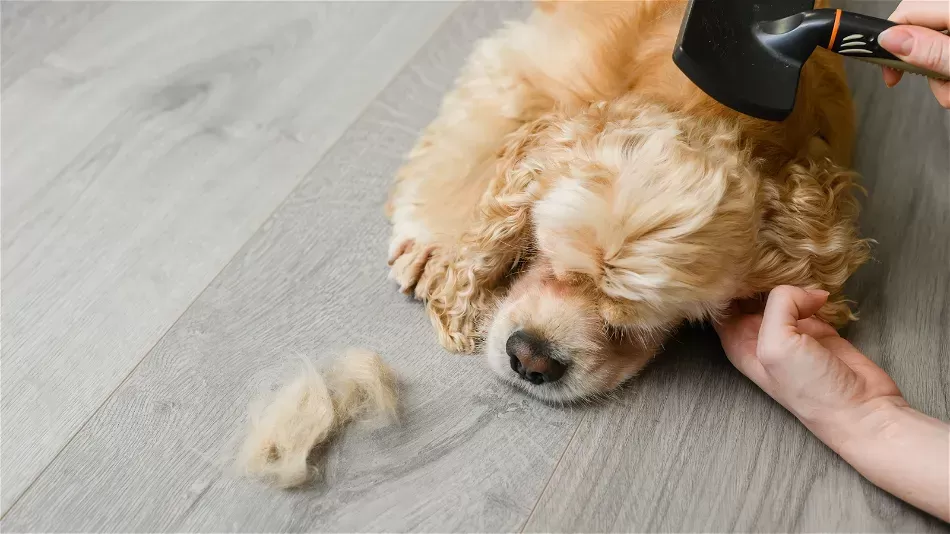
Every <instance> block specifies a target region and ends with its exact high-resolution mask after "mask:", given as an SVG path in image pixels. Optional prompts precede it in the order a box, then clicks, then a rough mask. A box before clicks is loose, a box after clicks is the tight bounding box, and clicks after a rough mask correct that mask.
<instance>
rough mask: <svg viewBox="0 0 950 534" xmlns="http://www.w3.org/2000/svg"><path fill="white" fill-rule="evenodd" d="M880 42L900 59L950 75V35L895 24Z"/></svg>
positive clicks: (883, 33)
mask: <svg viewBox="0 0 950 534" xmlns="http://www.w3.org/2000/svg"><path fill="white" fill-rule="evenodd" d="M878 43H879V44H880V45H881V47H883V48H884V49H885V50H887V51H888V52H890V53H892V54H894V55H895V56H897V57H899V58H900V59H902V60H904V61H906V62H907V63H910V64H911V65H916V66H918V67H923V68H925V69H928V70H932V71H934V72H936V73H939V74H942V75H944V76H948V77H950V36H948V35H945V34H943V33H940V32H938V31H935V30H931V29H929V28H922V27H920V26H911V25H900V26H893V27H891V28H888V29H887V30H884V31H883V32H881V35H880V36H879V37H878Z"/></svg>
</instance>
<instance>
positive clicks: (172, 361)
mask: <svg viewBox="0 0 950 534" xmlns="http://www.w3.org/2000/svg"><path fill="white" fill-rule="evenodd" d="M523 9H524V6H519V5H513V4H501V3H488V4H470V5H467V6H465V7H464V8H462V9H461V11H460V12H459V13H458V14H457V15H456V16H454V17H453V18H452V19H451V21H450V23H448V24H447V25H446V26H445V27H444V28H443V29H442V30H441V31H440V32H439V34H438V35H437V37H436V38H435V40H434V41H433V42H432V43H430V44H429V45H428V46H427V47H426V48H425V51H424V53H423V54H421V55H419V56H417V57H416V58H415V60H414V61H413V62H412V63H411V64H410V65H409V67H408V68H407V69H406V70H405V71H404V72H403V73H402V74H401V75H400V76H399V78H398V79H397V80H396V81H395V82H394V84H393V85H392V86H390V87H389V88H388V89H387V90H386V92H385V93H384V94H383V95H382V96H381V98H380V100H379V101H378V102H376V103H375V104H374V105H373V106H372V107H371V108H370V109H369V110H368V111H367V113H366V114H365V115H364V116H363V117H362V118H361V119H360V120H359V121H358V122H357V124H356V125H355V126H354V127H353V128H352V129H351V130H350V131H349V132H348V133H347V134H346V135H345V136H344V137H343V139H341V141H340V142H339V143H338V144H337V146H336V148H335V149H334V150H332V151H331V152H329V153H328V154H327V156H326V157H325V158H324V160H323V161H322V162H321V163H320V164H319V165H318V166H317V167H316V168H315V169H314V170H313V171H312V172H311V173H310V174H309V175H308V177H307V178H306V180H305V182H304V183H303V184H302V185H301V186H300V187H299V188H298V189H297V190H296V191H295V192H294V193H293V195H292V196H291V197H290V198H289V199H288V201H287V202H286V203H285V204H284V205H283V206H282V207H281V209H280V210H279V211H278V212H276V213H275V215H274V217H272V218H271V219H270V220H269V221H268V222H267V223H266V224H265V227H264V228H263V229H262V230H261V232H260V233H259V234H258V235H256V236H255V237H254V238H253V239H252V240H251V241H250V242H249V243H248V244H247V246H245V247H244V248H243V250H242V251H241V253H240V254H239V255H238V256H237V257H235V259H234V260H233V261H232V262H231V263H230V265H229V266H228V267H227V268H226V269H225V270H224V271H223V272H222V273H221V275H220V276H218V277H217V278H216V279H215V281H214V282H213V283H212V284H211V286H210V287H209V288H208V289H207V290H206V291H205V292H204V293H203V294H202V296H201V297H200V298H199V299H198V300H197V301H196V302H195V303H194V305H192V306H191V307H190V308H189V310H188V312H187V313H186V314H185V315H184V316H183V317H182V318H181V320H179V321H178V323H177V324H176V325H175V327H174V328H172V329H171V330H170V331H169V333H168V334H167V335H165V336H164V337H163V338H162V340H161V341H160V342H159V344H158V345H157V346H156V347H155V349H154V350H153V351H152V352H151V353H150V354H149V355H148V357H147V358H146V360H145V361H144V362H143V363H142V364H141V365H140V366H139V367H138V368H137V369H136V371H135V372H134V373H133V375H132V376H131V377H130V378H129V379H128V380H127V381H126V382H125V383H124V384H123V385H122V387H120V388H119V390H118V391H117V392H116V394H115V395H114V396H113V397H112V398H111V399H110V400H109V402H108V403H107V404H106V405H105V406H104V407H103V409H102V410H101V411H100V412H99V413H97V414H96V416H95V417H94V418H93V419H92V420H91V421H90V422H89V423H88V424H87V425H86V426H85V428H83V430H82V431H81V432H80V434H79V435H78V436H77V437H76V438H75V439H74V440H73V441H72V442H71V443H70V444H69V446H67V447H66V449H65V450H64V451H63V453H62V454H61V455H60V456H59V457H58V458H57V459H56V461H55V462H54V463H53V464H52V465H51V466H50V467H49V468H48V469H47V470H46V471H45V472H44V474H43V475H42V476H41V477H40V479H39V480H38V481H37V483H36V484H34V485H33V487H32V488H31V489H30V490H29V491H28V492H27V494H26V495H25V496H24V498H23V499H22V500H21V501H20V502H19V503H18V504H17V506H15V507H14V508H13V509H12V510H11V511H10V512H9V513H8V514H7V516H6V518H5V519H4V520H3V524H2V527H3V529H4V530H5V531H16V530H26V529H32V530H42V531H48V530H56V531H58V530H83V531H90V530H94V531H101V530H123V531H125V530H131V531H139V530H147V531H153V530H161V531H204V532H207V531H222V530H245V531H304V530H307V531H310V530H319V531H343V532H346V531H364V530H370V531H403V530H410V531H442V532H444V531H456V530H478V531H489V532H494V531H507V530H516V529H517V528H519V527H520V525H521V524H523V522H524V520H525V519H526V518H527V516H528V513H529V512H530V510H531V507H532V505H533V504H534V502H535V499H536V498H537V496H538V495H539V494H540V491H541V488H542V487H543V485H544V483H545V482H546V480H547V477H548V475H549V474H550V472H551V471H552V469H553V466H554V464H555V463H556V461H557V459H558V457H559V455H560V453H561V452H562V451H563V449H564V446H565V445H566V443H567V442H568V440H569V438H570V434H571V432H573V430H574V428H575V427H576V424H574V421H576V417H577V415H578V414H579V413H580V411H576V412H574V413H572V412H569V411H562V410H558V409H555V408H551V407H545V406H540V405H537V404H536V403H534V402H532V401H530V400H528V399H526V398H522V397H521V396H518V395H513V394H512V392H511V391H510V390H508V389H507V388H506V387H504V386H502V385H500V384H497V383H496V382H495V380H494V379H493V378H492V376H491V374H490V373H489V372H487V370H485V369H483V367H482V366H483V364H482V362H481V360H479V359H477V358H470V357H460V356H454V355H448V354H446V353H445V352H444V351H443V350H442V349H441V348H440V347H439V346H438V343H437V342H436V339H435V336H434V335H433V333H432V331H431V326H430V325H429V323H428V320H427V319H426V317H425V314H424V313H423V310H422V309H421V307H420V306H419V305H418V303H416V302H412V301H409V300H408V299H406V298H405V297H404V296H402V295H400V294H399V293H398V292H397V291H396V290H395V288H394V287H392V286H391V285H390V283H388V282H387V280H386V274H387V270H386V266H385V258H384V256H385V250H386V241H387V237H388V224H387V222H386V221H385V220H384V218H383V216H382V210H381V206H382V204H383V202H384V199H385V197H386V192H387V190H388V188H389V184H390V182H391V179H392V175H393V173H394V172H395V170H396V168H397V167H398V165H399V163H400V160H401V159H402V156H403V154H404V153H405V152H406V151H407V150H408V149H409V147H410V146H411V145H412V143H413V142H414V141H415V138H416V136H417V132H418V130H419V129H420V128H421V127H423V126H424V125H425V123H426V122H427V121H428V120H430V119H431V118H432V117H433V116H434V114H435V111H436V108H437V106H438V102H439V100H440V97H441V95H442V94H443V93H444V92H445V90H446V89H447V88H448V86H449V84H450V83H451V80H452V79H453V77H454V76H455V73H456V71H457V69H458V67H459V65H460V64H461V62H462V61H463V60H464V58H465V56H466V55H467V54H468V52H469V50H470V47H471V43H472V41H473V40H474V39H475V38H476V37H478V36H480V35H483V34H485V33H486V32H488V31H490V30H491V29H492V28H494V27H497V26H498V25H499V24H500V21H501V20H502V18H505V17H506V16H513V15H515V14H517V13H519V12H521V13H523ZM346 344H355V345H362V346H368V347H375V348H377V349H379V350H380V351H381V352H382V354H383V355H384V356H385V357H386V358H387V360H388V361H389V362H391V363H392V364H393V365H394V367H395V368H396V369H397V370H398V371H399V372H400V374H401V375H402V376H403V377H405V379H404V402H405V406H406V409H405V418H404V420H403V421H402V424H401V426H399V427H397V428H395V429H389V430H384V431H379V432H370V431H368V430H366V429H361V428H359V427H355V428H352V429H351V430H350V431H349V432H348V433H347V435H346V436H345V437H344V439H343V440H341V441H340V442H339V443H337V444H335V446H334V447H333V448H332V452H331V456H330V458H329V460H328V462H327V472H326V476H327V480H326V483H325V484H324V485H320V486H318V488H317V489H316V490H315V491H301V492H279V491H274V490H270V489H267V488H264V487H261V486H260V485H259V484H257V483H256V482H254V481H249V480H241V479H236V478H235V477H234V476H233V473H231V472H230V471H228V469H227V467H228V466H227V463H226V462H224V461H222V458H223V457H224V456H226V455H227V454H228V453H230V452H231V451H232V448H231V446H232V444H233V443H232V441H233V439H234V437H235V433H236V432H239V431H240V430H241V428H242V427H241V420H242V418H243V414H244V411H245V409H246V404H247V401H248V400H249V398H250V397H251V396H252V394H253V393H254V392H255V390H256V385H257V383H258V382H259V381H260V380H261V376H262V375H266V374H267V373H268V369H270V368H272V367H274V366H275V365H278V366H279V365H280V362H281V361H282V358H284V357H287V356H289V355H293V354H297V353H300V354H309V355H319V354H323V353H324V350H325V349H327V348H332V347H336V346H341V345H346Z"/></svg>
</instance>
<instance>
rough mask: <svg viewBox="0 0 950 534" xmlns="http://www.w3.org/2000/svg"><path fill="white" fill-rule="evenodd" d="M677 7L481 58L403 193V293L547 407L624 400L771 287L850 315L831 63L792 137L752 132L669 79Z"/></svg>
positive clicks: (806, 81)
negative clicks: (675, 341) (480, 344)
mask: <svg viewBox="0 0 950 534" xmlns="http://www.w3.org/2000/svg"><path fill="white" fill-rule="evenodd" d="M683 8H684V3H682V2H649V1H631V2H603V3H600V2H557V3H554V2H552V3H546V2H545V3H539V4H538V5H537V9H536V12H535V13H534V14H533V15H532V17H531V18H530V19H529V20H528V21H527V22H524V23H514V24H510V25H509V26H507V27H506V28H505V29H503V30H501V31H500V32H498V33H497V34H496V35H494V36H492V37H490V38H488V39H485V40H484V41H482V42H481V43H480V44H479V46H478V47H477V49H476V50H475V52H474V53H473V54H472V56H471V57H470V58H469V62H468V65H467V66H466V68H465V70H464V71H463V73H462V75H461V76H460V77H459V79H458V80H457V82H456V87H455V89H454V90H453V91H452V92H451V93H450V94H449V95H447V96H446V97H445V100H444V102H443V104H442V109H441V112H440V114H439V116H438V118H436V119H435V121H433V123H432V124H431V125H430V126H429V127H428V128H427V129H426V131H425V132H424V134H423V136H422V138H421V139H420V141H419V142H418V144H417V145H416V147H415V148H414V149H413V151H412V152H411V153H410V155H409V160H408V162H407V163H406V165H405V166H404V167H403V169H402V170H401V171H400V172H399V174H398V176H397V179H396V184H395V187H394V190H393V193H392V197H391V199H390V203H389V206H388V211H389V214H390V216H391V219H392V223H393V238H392V242H391V248H390V262H391V264H392V272H391V275H392V277H393V278H394V279H395V280H397V281H398V282H399V284H400V285H401V287H402V288H403V290H404V291H407V292H412V293H413V294H414V295H415V296H416V297H418V298H420V299H422V300H424V301H426V303H427V308H428V311H429V314H430V316H431V318H432V322H433V325H434V326H435V327H436V329H437V331H438V333H439V338H440V340H441V342H442V343H443V345H445V346H446V347H447V348H450V349H452V350H457V351H471V350H474V348H475V342H476V339H479V338H480V337H482V336H484V337H485V341H486V343H485V345H484V348H485V350H486V352H487V357H488V359H489V362H490V364H491V366H492V368H493V369H494V370H495V371H496V372H498V373H499V374H500V375H501V376H502V377H505V378H507V379H509V381H510V382H512V383H514V384H518V385H521V386H523V387H524V388H525V389H526V390H528V391H530V392H531V393H533V394H535V395H537V396H539V397H541V398H545V399H549V400H555V401H563V400H570V399H574V398H579V397H586V396H590V395H596V394H598V393H602V392H605V391H608V390H611V389H613V388H614V387H616V386H617V385H619V384H620V383H622V382H623V381H625V380H627V379H628V378H629V377H631V376H632V375H633V374H635V373H636V372H637V371H638V370H639V369H641V368H642V367H643V366H644V365H645V364H646V363H647V362H648V361H649V359H650V358H651V357H652V356H653V355H654V354H655V353H656V352H657V351H658V350H659V348H660V345H661V344H662V342H663V340H664V339H665V338H666V337H667V336H668V335H669V333H670V332H671V331H672V330H673V329H674V328H675V327H676V326H678V325H679V324H681V323H682V322H683V321H684V320H693V321H700V320H707V319H716V318H717V317H718V316H719V315H720V314H721V313H723V312H724V310H725V309H726V307H727V305H728V303H729V302H730V301H731V300H732V299H735V298H740V297H747V296H753V295H757V294H761V293H763V292H767V291H769V290H770V289H772V288H773V287H775V286H777V285H781V284H792V285H798V286H803V287H808V288H821V289H825V290H828V291H830V292H831V294H832V298H831V299H830V300H829V303H828V304H827V305H826V306H825V307H824V308H822V310H821V311H820V312H819V315H820V316H821V317H822V318H824V319H826V320H828V321H829V322H831V323H832V324H835V325H841V324H843V323H845V322H847V321H848V320H849V319H851V318H852V315H851V311H850V310H849V308H848V306H847V304H846V303H845V302H844V300H843V297H842V296H841V288H842V285H843V284H844V282H845V280H846V279H847V278H848V276H850V275H851V273H852V272H853V271H854V270H855V269H856V268H857V267H858V266H859V265H860V264H861V263H863V262H864V261H865V260H866V259H867V256H868V248H867V244H866V242H865V241H863V240H861V239H859V238H858V234H857V228H856V226H857V222H856V217H857V204H856V202H855V200H854V197H853V187H852V185H853V184H852V180H853V174H852V173H851V172H849V171H848V170H847V166H848V164H849V155H850V153H851V145H852V141H853V117H852V107H851V100H850V94H849V92H848V88H847V84H846V82H845V79H844V74H843V69H842V67H841V65H840V61H839V58H838V57H837V56H834V55H833V54H830V53H822V52H824V51H823V50H822V51H819V52H816V54H815V56H814V57H813V58H812V59H811V60H810V61H809V62H808V63H807V64H806V66H805V69H804V71H803V73H802V78H801V86H800V89H799V94H798V102H797V105H796V108H795V111H794V113H793V114H792V116H791V117H790V118H789V119H787V120H786V121H784V122H781V123H773V122H765V121H760V120H756V119H752V118H749V117H746V116H744V115H740V114H738V113H736V112H733V111H731V110H728V109H726V108H724V107H723V106H721V105H719V104H718V103H716V102H714V101H713V100H711V99H710V98H709V97H707V96H706V95H705V94H703V93H702V92H701V91H700V90H699V89H698V88H697V87H696V86H695V85H693V84H692V83H691V82H689V81H688V80H687V79H686V78H685V77H684V76H683V74H682V73H680V72H679V70H678V69H677V68H676V67H675V65H674V64H673V62H672V58H671V55H672V48H673V43H674V41H675V39H676V35H677V32H678V30H679V25H680V21H681V19H682V15H683ZM519 268H520V270H521V271H524V272H523V273H522V272H520V271H518V273H517V274H516V273H515V271H516V270H518V269H519ZM509 283H511V286H510V287H508V285H509ZM519 375H520V377H519ZM522 379H524V380H522Z"/></svg>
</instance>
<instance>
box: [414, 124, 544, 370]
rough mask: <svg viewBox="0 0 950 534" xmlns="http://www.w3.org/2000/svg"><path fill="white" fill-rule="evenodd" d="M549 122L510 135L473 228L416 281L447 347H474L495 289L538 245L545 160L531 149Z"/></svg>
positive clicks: (540, 141) (460, 349)
mask: <svg viewBox="0 0 950 534" xmlns="http://www.w3.org/2000/svg"><path fill="white" fill-rule="evenodd" d="M549 125H550V120H549V119H547V118H542V119H539V120H537V121H533V122H531V123H527V124H525V125H524V126H522V127H521V128H519V129H518V130H517V131H515V132H513V133H512V134H510V135H509V136H508V137H507V138H506V140H505V144H504V146H503V148H502V149H501V150H500V152H499V154H498V160H497V164H496V166H495V167H494V169H493V173H494V176H493V177H492V178H491V181H490V185H489V187H488V190H487V191H486V192H485V193H484V195H483V196H482V199H481V200H480V201H479V205H478V213H477V218H476V221H475V223H474V224H473V225H472V228H471V229H470V230H468V231H467V232H465V233H464V234H463V235H462V237H461V239H460V242H459V243H458V245H456V246H455V247H451V248H449V249H448V250H446V251H445V252H443V253H441V254H440V256H439V257H434V258H432V259H430V261H429V263H428V264H427V265H426V268H425V272H424V273H423V275H422V279H421V280H420V282H419V284H418V285H417V288H416V295H417V296H418V297H419V298H421V299H423V300H425V301H426V307H427V310H428V312H429V317H430V319H431V321H432V324H433V326H435V328H436V330H437V332H438V334H439V341H440V342H441V343H442V345H443V346H444V347H446V348H447V349H449V350H454V351H457V352H473V351H474V350H475V341H476V339H477V338H478V335H479V326H480V321H481V319H482V318H483V317H484V316H485V315H486V312H488V311H489V310H490V309H491V307H492V306H493V305H494V298H495V290H496V289H498V288H499V287H500V286H502V285H503V283H504V282H505V280H506V278H507V275H508V274H509V273H510V272H511V270H512V268H513V267H514V266H515V265H516V264H517V263H518V262H519V261H520V260H522V259H523V258H525V257H526V256H527V255H528V254H530V253H531V251H532V250H533V249H534V246H533V238H532V235H531V228H530V225H531V208H532V206H533V205H534V203H535V201H537V200H538V199H539V198H540V197H541V195H542V194H543V188H544V183H543V182H544V181H543V180H542V179H541V177H542V176H543V174H544V171H545V169H546V160H543V159H540V158H538V157H536V156H537V154H536V153H534V152H533V151H534V149H536V148H539V146H540V145H542V144H543V143H544V140H546V139H549V138H550V134H549V133H547V132H546V129H547V128H548V126H549ZM539 153H541V154H543V153H544V151H543V150H541V151H539Z"/></svg>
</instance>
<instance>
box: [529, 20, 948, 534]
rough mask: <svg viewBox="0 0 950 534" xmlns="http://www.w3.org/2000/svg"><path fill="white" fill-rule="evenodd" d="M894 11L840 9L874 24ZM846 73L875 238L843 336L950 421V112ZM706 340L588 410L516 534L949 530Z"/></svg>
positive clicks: (872, 72) (911, 82) (872, 77)
mask: <svg viewBox="0 0 950 534" xmlns="http://www.w3.org/2000/svg"><path fill="white" fill-rule="evenodd" d="M895 6H896V2H852V3H851V4H849V5H848V6H847V7H848V8H850V9H852V10H854V11H857V12H862V13H868V14H872V15H877V16H881V17H885V18H886V17H887V16H888V15H889V14H890V12H891V11H893V9H894V7H895ZM848 68H849V75H850V78H851V82H852V86H853V87H854V91H855V100H856V106H857V109H858V113H859V120H860V136H859V139H858V142H857V151H856V154H855V165H856V167H857V170H858V171H860V172H861V173H862V175H863V177H864V178H863V184H864V185H865V186H866V187H867V188H868V190H869V197H868V199H867V200H866V201H865V202H864V205H865V211H864V214H863V217H862V227H863V232H864V234H865V235H867V236H869V237H872V238H874V239H877V240H878V244H877V245H876V246H875V249H874V257H875V262H874V263H872V264H869V265H867V266H865V267H863V268H862V269H861V270H860V271H859V272H858V274H857V275H856V276H855V277H854V279H853V280H852V281H851V283H850V289H849V294H850V295H851V296H852V297H853V298H854V299H855V300H856V301H857V302H858V303H859V309H860V313H861V318H862V319H861V321H859V322H858V323H856V324H854V325H852V326H851V327H850V328H849V331H848V337H849V339H850V340H851V341H852V342H853V343H854V344H855V345H856V346H857V347H859V348H861V349H862V350H863V351H864V352H865V353H866V354H867V355H868V356H869V357H870V358H872V359H873V360H874V361H876V362H877V363H879V364H881V365H882V366H883V367H884V369H885V370H887V371H888V373H890V374H891V376H892V377H894V379H895V380H896V381H897V383H898V385H899V386H900V388H901V390H902V392H903V393H904V395H905V396H906V398H907V399H908V401H909V402H910V403H911V404H912V405H913V406H915V407H916V408H918V409H920V410H922V411H924V412H926V413H928V414H930V415H932V416H934V417H937V418H940V419H943V420H944V421H947V420H948V419H950V406H948V399H947V395H948V392H950V342H948V340H950V337H948V336H950V327H948V325H950V234H948V228H950V226H948V222H950V179H948V177H950V156H948V154H950V146H948V143H950V120H948V119H950V115H948V114H947V112H946V111H944V110H942V109H940V108H939V106H938V105H937V104H936V102H935V101H934V100H933V98H932V96H931V95H930V93H929V90H928V89H927V84H926V81H925V80H924V79H923V78H920V77H916V76H906V77H905V80H904V81H903V82H902V83H901V84H900V85H899V86H898V87H897V88H895V89H887V88H886V87H885V86H884V84H883V83H882V81H881V78H880V76H881V75H880V71H879V69H877V68H874V67H871V66H868V65H864V64H860V63H850V64H849V65H848ZM716 341H717V340H716V337H715V335H714V334H711V333H701V332H695V331H694V332H687V333H684V334H683V335H682V336H681V337H680V343H677V344H674V345H673V346H671V347H669V350H668V351H667V354H665V355H663V356H662V357H661V360H660V361H659V362H658V364H657V365H655V366H654V367H653V368H652V369H650V370H649V372H648V373H647V374H646V375H645V376H644V377H642V378H641V379H639V380H637V381H635V382H634V383H633V384H631V386H630V390H631V391H629V392H628V394H627V396H625V398H624V399H623V402H622V403H621V404H620V405H617V406H611V407H609V408H608V410H607V411H606V412H592V413H589V414H587V415H586V416H585V418H584V420H583V422H582V423H581V427H580V429H579V430H578V432H577V434H576V437H575V439H574V440H573V441H572V442H571V444H570V446H569V447H568V449H567V452H566V453H565V454H564V460H563V461H562V462H561V464H560V465H559V467H558V469H557V471H556V472H555V473H554V475H553V476H552V478H551V482H550V483H549V484H548V486H547V488H546V489H545V492H544V494H543V495H542V497H541V500H540V502H539V504H538V506H537V508H536V509H535V511H534V513H533V514H532V516H531V519H530V520H529V522H528V524H527V526H526V530H527V531H536V532H541V531H564V532H567V531H575V532H590V531H612V532H619V531H676V532H692V531H697V532H698V531H705V532H711V531H750V532H765V531H805V532H811V531H822V532H832V531H834V532H936V531H941V532H945V531H947V526H946V525H944V524H942V523H940V522H939V521H937V520H935V519H933V518H931V517H929V516H927V515H926V514H923V513H921V512H919V511H917V510H915V509H913V508H912V507H910V506H907V505H905V504H903V503H902V502H900V501H898V500H897V499H895V498H893V497H891V496H890V495H888V494H886V493H884V492H883V491H881V490H878V489H877V488H875V487H874V486H872V485H871V484H870V483H868V482H867V481H866V480H864V479H863V478H861V477H860V475H858V474H857V473H856V472H855V471H854V470H853V469H851V467H850V466H848V465H847V464H845V463H844V462H843V461H842V460H840V459H839V458H838V457H837V456H836V455H835V454H834V453H833V452H831V450H830V449H828V448H826V447H825V446H824V445H823V444H822V443H820V442H819V441H818V440H817V439H815V438H814V437H813V436H812V435H811V434H809V433H808V431H806V430H805V428H804V427H802V426H801V425H800V424H799V423H798V422H797V421H796V420H794V418H792V417H791V416H790V415H789V414H788V413H786V412H785V411H784V409H782V408H781V407H780V406H778V405H777V404H775V403H773V402H771V401H770V399H769V398H768V397H766V396H765V395H764V394H762V393H761V392H760V391H757V390H756V389H755V388H754V386H752V385H751V384H750V383H749V382H748V381H747V380H745V379H744V378H743V377H742V376H741V375H740V374H738V373H737V372H736V371H735V370H733V369H732V368H730V367H729V365H728V363H727V362H725V360H724V359H723V356H722V354H721V351H720V350H719V349H718V347H717V343H716ZM948 454H950V451H948ZM948 495H950V479H948Z"/></svg>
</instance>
